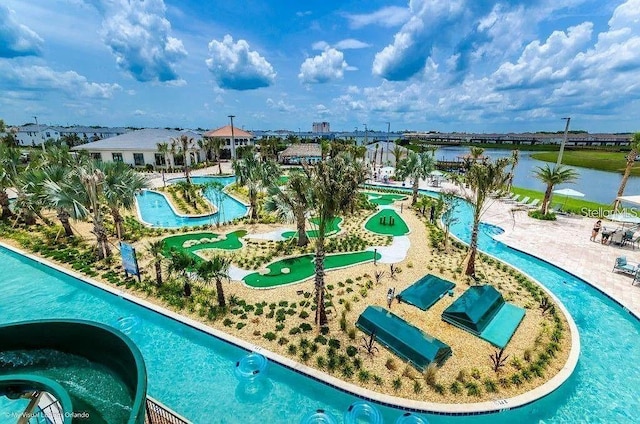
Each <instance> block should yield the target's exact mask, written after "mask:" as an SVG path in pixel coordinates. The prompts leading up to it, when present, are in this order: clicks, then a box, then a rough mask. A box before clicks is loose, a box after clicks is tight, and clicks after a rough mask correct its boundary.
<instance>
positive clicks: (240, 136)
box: [202, 125, 255, 159]
mask: <svg viewBox="0 0 640 424" xmlns="http://www.w3.org/2000/svg"><path fill="white" fill-rule="evenodd" d="M202 136H203V137H206V138H220V139H222V140H223V143H222V148H223V149H224V150H229V151H230V155H229V157H231V158H232V159H234V158H235V157H236V149H237V148H238V147H239V146H253V144H254V139H255V137H254V136H253V134H251V133H250V132H247V131H245V130H242V129H240V128H236V127H231V125H225V126H224V127H220V128H218V129H215V130H211V131H207V132H205V133H204V134H202Z"/></svg>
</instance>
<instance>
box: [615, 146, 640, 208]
mask: <svg viewBox="0 0 640 424" xmlns="http://www.w3.org/2000/svg"><path fill="white" fill-rule="evenodd" d="M637 154H638V151H637V150H635V149H633V150H631V151H630V152H629V155H628V156H627V166H626V168H624V174H623V175H622V181H620V187H619V188H618V194H617V195H616V200H615V201H614V202H613V209H614V210H618V207H619V206H620V200H618V197H620V196H622V195H623V194H624V189H625V187H626V186H627V181H628V180H629V175H631V168H632V167H633V164H634V163H635V160H636V155H637Z"/></svg>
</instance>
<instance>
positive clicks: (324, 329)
mask: <svg viewBox="0 0 640 424" xmlns="http://www.w3.org/2000/svg"><path fill="white" fill-rule="evenodd" d="M320 334H322V335H323V336H326V335H327V334H329V327H327V326H324V327H320Z"/></svg>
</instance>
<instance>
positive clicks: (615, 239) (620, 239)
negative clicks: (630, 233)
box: [609, 230, 624, 247]
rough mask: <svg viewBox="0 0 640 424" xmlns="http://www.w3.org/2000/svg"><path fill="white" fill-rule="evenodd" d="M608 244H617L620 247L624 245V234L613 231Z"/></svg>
mask: <svg viewBox="0 0 640 424" xmlns="http://www.w3.org/2000/svg"><path fill="white" fill-rule="evenodd" d="M609 244H617V245H618V246H620V247H622V246H623V245H624V232H623V231H620V230H616V231H614V232H613V234H611V237H610V238H609Z"/></svg>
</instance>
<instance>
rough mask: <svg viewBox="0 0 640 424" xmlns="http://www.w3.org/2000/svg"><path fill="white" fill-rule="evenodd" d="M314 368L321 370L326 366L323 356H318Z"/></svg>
mask: <svg viewBox="0 0 640 424" xmlns="http://www.w3.org/2000/svg"><path fill="white" fill-rule="evenodd" d="M316 366H317V367H318V368H319V369H321V370H323V369H324V368H325V367H326V366H327V361H326V360H325V359H324V356H318V357H317V358H316Z"/></svg>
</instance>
